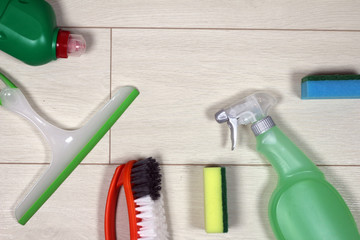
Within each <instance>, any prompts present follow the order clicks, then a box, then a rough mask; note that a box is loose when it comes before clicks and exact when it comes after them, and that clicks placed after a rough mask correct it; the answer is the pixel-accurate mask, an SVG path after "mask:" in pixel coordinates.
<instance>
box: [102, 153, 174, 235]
mask: <svg viewBox="0 0 360 240" xmlns="http://www.w3.org/2000/svg"><path fill="white" fill-rule="evenodd" d="M121 187H123V188H124V191H125V196H126V204H127V209H128V217H129V228H130V239H131V240H138V239H139V240H167V239H169V234H168V232H167V224H166V217H165V210H164V206H163V200H162V196H161V194H160V190H161V174H160V167H159V164H158V163H157V162H156V160H155V159H153V158H147V159H143V160H139V161H136V160H133V161H129V162H127V163H126V164H122V165H120V166H119V167H117V168H116V170H115V173H114V176H113V178H112V180H111V184H110V188H109V193H108V197H107V201H106V208H105V239H106V240H116V228H115V219H116V207H117V202H118V197H119V193H120V190H121Z"/></svg>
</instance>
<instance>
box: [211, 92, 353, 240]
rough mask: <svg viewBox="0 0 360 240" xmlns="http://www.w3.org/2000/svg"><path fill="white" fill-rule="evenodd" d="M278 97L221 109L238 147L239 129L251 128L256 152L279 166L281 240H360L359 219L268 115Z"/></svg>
mask: <svg viewBox="0 0 360 240" xmlns="http://www.w3.org/2000/svg"><path fill="white" fill-rule="evenodd" d="M275 104H276V99H275V98H274V97H272V96H271V95H269V94H267V93H263V92H258V93H255V94H252V95H250V96H248V97H246V98H245V99H243V100H241V101H240V102H239V103H237V104H235V105H233V106H231V107H229V108H227V109H225V110H221V111H219V112H218V113H217V114H216V115H215V118H216V120H217V121H218V122H219V123H222V122H227V123H228V124H229V126H230V129H231V132H232V143H233V146H232V148H233V149H234V147H235V144H236V133H237V127H238V125H248V124H252V126H251V129H252V131H253V133H254V134H255V136H256V143H257V150H258V151H259V152H260V153H262V154H263V155H265V157H266V158H267V159H268V160H269V161H270V163H271V165H272V166H273V167H274V168H275V170H276V172H277V174H278V176H279V178H278V185H277V187H276V189H275V191H274V192H273V194H272V197H271V199H270V202H269V219H270V224H271V227H272V229H273V232H274V234H275V236H276V238H277V239H279V240H359V239H360V235H359V232H358V229H357V226H356V223H355V220H354V218H353V216H352V214H351V212H350V210H349V208H348V206H347V205H346V203H345V201H344V200H343V198H342V197H341V195H340V194H339V193H338V192H337V190H336V189H335V188H334V187H333V186H332V185H331V184H330V183H329V182H328V181H326V179H325V177H324V174H323V173H322V172H321V171H320V170H319V168H317V167H316V165H315V164H314V163H313V162H312V161H311V160H310V159H309V158H308V157H307V156H305V154H304V153H303V152H302V151H301V150H300V149H299V148H297V147H296V146H295V144H294V143H292V142H291V140H290V139H289V138H288V137H286V136H285V134H284V133H282V132H281V130H280V129H279V128H278V127H277V126H276V125H275V123H274V121H273V120H272V118H271V117H270V116H267V112H268V110H269V109H270V107H271V106H273V105H275Z"/></svg>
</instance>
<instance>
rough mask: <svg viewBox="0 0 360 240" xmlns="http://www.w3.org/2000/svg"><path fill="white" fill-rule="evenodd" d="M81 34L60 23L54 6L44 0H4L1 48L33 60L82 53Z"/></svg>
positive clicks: (35, 62)
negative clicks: (68, 29)
mask: <svg viewBox="0 0 360 240" xmlns="http://www.w3.org/2000/svg"><path fill="white" fill-rule="evenodd" d="M85 49H86V43H85V40H84V38H83V37H82V36H81V35H76V34H70V32H69V31H64V30H61V29H59V28H58V27H57V26H56V17H55V13H54V10H53V9H52V7H51V6H50V5H49V4H48V3H47V2H46V1H44V0H0V50H2V51H4V52H6V53H7V54H10V55H11V56H13V57H15V58H17V59H19V60H21V61H23V62H25V63H27V64H29V65H34V66H36V65H42V64H45V63H48V62H50V61H52V60H56V59H57V58H67V57H68V56H80V55H81V54H82V53H84V52H85Z"/></svg>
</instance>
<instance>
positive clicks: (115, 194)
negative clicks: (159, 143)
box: [105, 160, 138, 240]
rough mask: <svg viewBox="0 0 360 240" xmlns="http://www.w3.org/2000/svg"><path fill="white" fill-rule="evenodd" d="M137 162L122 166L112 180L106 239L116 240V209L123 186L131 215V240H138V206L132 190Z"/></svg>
mask: <svg viewBox="0 0 360 240" xmlns="http://www.w3.org/2000/svg"><path fill="white" fill-rule="evenodd" d="M135 162H136V161H135V160H133V161H130V162H128V163H126V164H123V165H120V166H119V167H117V168H116V170H115V173H114V176H113V178H112V180H111V184H110V188H109V193H108V197H107V200H106V207H105V239H106V240H116V228H115V221H116V207H117V203H118V198H119V192H120V190H121V186H123V187H124V190H125V196H126V204H127V208H128V215H129V228H130V239H131V240H137V239H138V226H137V222H138V220H137V219H136V210H135V207H136V204H135V202H134V195H133V192H132V189H131V169H132V166H133V164H134V163H135Z"/></svg>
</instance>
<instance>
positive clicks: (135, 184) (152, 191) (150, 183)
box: [131, 158, 161, 200]
mask: <svg viewBox="0 0 360 240" xmlns="http://www.w3.org/2000/svg"><path fill="white" fill-rule="evenodd" d="M131 183H132V191H133V194H134V198H135V199H137V198H141V197H144V196H147V195H149V196H150V197H151V199H152V200H157V199H158V198H159V197H160V190H161V174H160V166H159V163H158V162H156V160H155V159H153V158H147V159H143V160H139V161H137V162H135V163H134V165H133V167H132V169H131Z"/></svg>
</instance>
